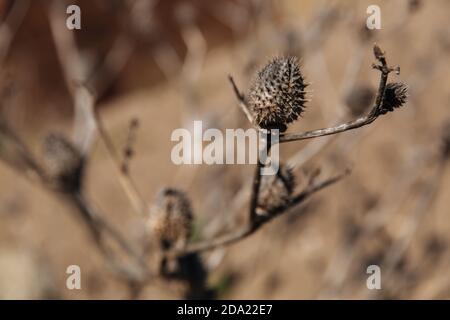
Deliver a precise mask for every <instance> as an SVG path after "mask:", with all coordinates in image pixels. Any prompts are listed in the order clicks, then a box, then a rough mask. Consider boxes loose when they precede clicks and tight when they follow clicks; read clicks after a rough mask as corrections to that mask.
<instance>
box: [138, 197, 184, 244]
mask: <svg viewBox="0 0 450 320" xmlns="http://www.w3.org/2000/svg"><path fill="white" fill-rule="evenodd" d="M147 227H148V230H149V232H150V234H151V236H152V237H154V238H155V239H156V240H157V241H159V244H160V246H161V248H162V249H163V250H168V249H173V248H177V249H181V248H183V247H184V246H185V245H186V243H187V241H188V239H189V237H190V235H191V227H192V210H191V204H190V201H189V199H188V198H187V196H186V195H185V194H184V192H182V191H179V190H177V189H173V188H165V189H163V190H162V191H161V192H160V193H159V195H158V197H157V199H156V202H155V204H154V205H153V206H152V208H151V209H150V215H149V220H148V224H147Z"/></svg>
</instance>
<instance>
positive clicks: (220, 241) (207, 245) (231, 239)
mask: <svg viewBox="0 0 450 320" xmlns="http://www.w3.org/2000/svg"><path fill="white" fill-rule="evenodd" d="M349 173H350V172H349V171H348V170H346V171H345V172H344V173H341V174H339V175H337V176H335V177H332V178H329V179H326V180H324V181H321V182H318V183H314V184H312V185H310V186H308V187H307V188H306V189H305V190H303V191H302V192H300V193H299V194H297V195H296V196H294V197H292V199H291V201H290V202H289V203H288V204H287V205H284V206H281V207H279V208H276V209H274V210H273V212H272V214H271V215H268V216H266V217H264V218H260V219H255V220H254V221H253V223H250V224H248V225H247V226H245V227H243V228H241V229H239V230H238V231H234V232H232V233H230V234H228V235H225V236H221V237H218V238H217V239H212V240H204V241H201V242H197V243H192V244H188V245H187V247H186V248H185V249H183V250H180V251H172V252H167V253H166V254H167V255H168V256H170V255H175V256H180V255H185V254H189V253H195V252H204V251H209V250H213V249H216V248H218V247H223V246H227V245H230V244H233V243H235V242H237V241H239V240H242V239H244V238H246V237H248V236H250V235H252V234H253V233H255V232H256V231H257V230H259V229H260V228H261V227H262V226H263V225H264V224H266V223H267V222H269V221H271V220H272V219H273V218H275V217H277V216H279V215H281V214H282V213H284V212H286V211H287V210H289V209H291V208H293V207H294V206H297V205H299V204H300V203H303V202H304V201H305V200H306V199H307V198H309V197H310V196H311V195H313V194H314V193H316V192H318V191H320V190H322V189H324V188H326V187H328V186H330V185H332V184H334V183H336V182H338V181H339V180H341V179H342V178H344V177H345V176H347V175H348V174H349Z"/></svg>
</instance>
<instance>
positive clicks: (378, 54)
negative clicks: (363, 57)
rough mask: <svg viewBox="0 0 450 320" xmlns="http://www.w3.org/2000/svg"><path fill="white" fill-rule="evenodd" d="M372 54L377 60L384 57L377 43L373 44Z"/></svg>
mask: <svg viewBox="0 0 450 320" xmlns="http://www.w3.org/2000/svg"><path fill="white" fill-rule="evenodd" d="M373 54H374V56H375V58H376V59H377V60H382V59H384V52H383V50H381V48H380V47H379V46H378V45H377V44H375V45H374V46H373Z"/></svg>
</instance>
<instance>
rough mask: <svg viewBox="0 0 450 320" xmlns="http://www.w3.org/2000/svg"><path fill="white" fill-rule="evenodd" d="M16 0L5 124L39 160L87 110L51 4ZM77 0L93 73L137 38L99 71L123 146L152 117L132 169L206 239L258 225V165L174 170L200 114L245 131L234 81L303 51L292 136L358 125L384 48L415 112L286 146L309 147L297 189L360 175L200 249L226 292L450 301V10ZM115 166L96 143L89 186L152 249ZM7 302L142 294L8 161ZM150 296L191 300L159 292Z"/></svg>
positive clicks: (0, 176) (444, 4)
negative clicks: (377, 51) (175, 193)
mask: <svg viewBox="0 0 450 320" xmlns="http://www.w3.org/2000/svg"><path fill="white" fill-rule="evenodd" d="M19 2H21V1H19V0H17V1H7V0H2V1H0V15H1V17H2V21H3V23H5V21H9V20H7V19H8V17H9V18H10V19H11V17H13V18H14V19H15V20H17V21H18V22H19V23H18V25H17V30H13V28H10V29H11V30H12V31H14V32H13V33H12V35H13V37H12V38H11V42H10V43H9V44H8V41H7V40H2V41H1V47H0V48H7V52H6V53H5V55H4V57H3V60H2V61H0V63H2V68H1V69H0V81H1V83H0V85H1V86H0V90H1V91H0V93H1V95H2V97H1V99H2V103H1V108H2V117H3V118H4V119H6V120H7V121H8V123H10V124H11V126H12V127H13V128H14V129H15V130H16V132H18V134H19V135H20V136H21V137H22V138H23V139H24V140H25V141H26V143H27V144H28V145H29V146H30V148H31V149H32V150H34V151H35V152H36V153H37V154H38V153H39V150H40V149H39V148H40V144H41V141H42V139H43V137H44V136H45V135H46V134H47V133H48V132H50V131H62V132H65V133H66V134H67V135H70V134H71V132H72V121H73V111H74V108H73V100H72V97H71V95H70V91H69V89H68V86H67V84H66V82H65V78H64V73H63V68H62V66H61V63H60V59H58V54H57V51H56V48H55V44H54V39H53V37H52V31H51V27H50V23H49V10H50V7H51V4H52V2H51V1H49V0H48V1H47V0H36V1H30V2H29V3H28V4H27V3H26V1H23V3H24V4H23V6H22V7H18V8H17V6H18V4H17V3H19ZM73 3H76V4H77V5H79V6H80V8H81V12H82V15H81V23H82V29H81V30H78V31H73V33H74V35H75V37H76V43H77V46H78V47H79V49H80V52H81V54H82V57H83V59H84V61H85V64H86V65H88V66H89V67H90V68H91V70H96V66H97V65H98V64H99V63H100V62H101V61H103V60H104V57H105V56H107V55H108V54H109V53H111V50H112V49H117V48H116V45H117V38H118V37H125V39H126V41H125V42H123V43H122V45H123V46H124V48H123V47H119V49H118V50H124V52H125V53H124V54H123V55H122V56H120V55H119V58H118V60H117V61H116V63H113V68H112V71H111V74H110V77H106V78H105V79H103V78H102V79H101V83H100V85H104V86H103V88H104V89H103V90H102V92H101V95H100V96H99V100H98V103H97V105H96V108H97V110H98V111H99V112H100V114H101V116H102V119H103V120H104V123H105V126H106V128H107V129H108V131H109V133H110V135H111V137H112V138H113V140H114V143H115V145H116V147H117V148H118V149H121V148H122V147H123V145H124V144H125V142H126V139H127V130H128V126H129V123H130V121H131V120H132V119H135V118H136V119H138V120H139V128H138V130H137V133H136V141H135V145H134V150H135V155H134V156H133V158H132V160H131V163H130V175H131V177H132V179H133V180H134V181H135V183H136V185H137V187H138V189H139V190H140V192H141V194H142V195H143V197H144V198H145V199H146V200H147V201H148V202H149V203H151V202H152V200H153V199H154V197H155V194H156V193H157V192H158V190H160V189H161V188H162V187H164V186H176V187H179V188H182V189H184V190H186V192H187V193H188V195H189V196H190V197H191V199H192V203H193V208H194V214H195V219H196V226H197V228H198V230H199V231H198V232H199V234H201V235H202V236H203V237H208V236H212V234H213V233H214V232H215V230H217V228H218V227H217V224H218V223H219V224H220V226H221V229H227V230H230V229H231V230H232V229H233V228H236V226H239V225H242V223H245V215H246V212H247V209H248V202H249V200H248V198H246V197H245V196H242V194H245V192H248V190H249V189H250V179H251V177H252V172H253V168H252V167H251V166H250V165H248V166H247V165H246V166H242V165H241V166H225V165H224V166H207V165H201V166H175V165H174V164H173V163H172V162H171V160H170V151H171V148H172V147H173V145H174V143H173V142H171V141H170V134H171V132H172V131H173V130H174V129H176V128H180V127H188V126H189V125H190V124H192V121H194V120H203V121H204V123H206V124H207V125H208V126H209V127H213V128H221V129H225V128H239V127H244V128H247V127H249V125H248V124H247V123H246V119H245V116H244V115H243V114H241V111H240V110H239V108H238V107H237V103H236V100H235V97H234V95H233V91H232V89H231V87H230V85H229V82H228V80H227V76H228V75H229V74H232V75H233V76H234V78H235V80H236V82H237V83H238V85H239V86H240V88H241V89H242V90H245V89H246V88H247V87H248V84H249V81H250V78H251V75H252V74H253V73H254V72H255V71H256V69H257V68H259V66H261V65H262V64H264V63H265V62H266V61H267V60H268V59H270V58H271V57H272V56H274V55H279V54H292V55H296V56H298V57H299V58H300V59H301V64H302V68H303V72H304V74H305V76H306V78H307V80H308V81H309V82H311V86H310V89H311V90H312V91H313V92H312V94H311V96H312V101H311V102H310V103H308V108H307V111H306V113H305V114H304V116H303V118H301V119H300V120H299V121H297V122H296V123H295V125H293V126H292V127H290V129H289V131H292V132H294V131H300V130H309V129H315V128H321V127H325V126H329V125H331V124H334V123H336V122H339V120H340V121H342V120H344V119H351V118H354V117H355V116H354V115H352V114H351V112H349V107H348V105H347V104H348V103H349V96H352V94H355V92H356V90H357V89H358V88H361V87H367V88H369V89H371V90H375V89H376V88H377V84H378V79H379V74H378V72H377V71H375V70H372V68H371V63H372V62H374V61H373V55H372V46H373V43H374V42H376V43H378V44H379V45H380V46H381V47H382V48H383V49H384V50H386V52H387V57H388V61H389V62H390V63H391V64H393V65H397V64H398V65H400V66H401V74H400V76H392V78H393V79H395V80H396V81H397V80H401V81H403V82H405V83H407V84H408V85H409V87H410V98H409V102H408V103H407V105H406V106H405V107H403V108H402V109H400V110H398V111H396V112H395V113H392V114H388V115H386V116H383V117H381V118H380V119H378V120H377V121H376V122H375V123H374V124H372V125H370V126H368V127H364V128H361V129H358V130H355V131H351V132H345V133H342V134H340V135H338V136H336V137H334V138H331V139H328V138H327V140H325V141H322V142H320V141H321V139H324V138H319V139H316V140H313V141H305V142H296V143H291V144H288V145H283V146H282V147H281V154H282V159H288V158H290V157H292V156H294V155H298V156H299V157H304V161H303V160H302V159H303V158H301V159H300V160H302V161H303V162H301V165H300V166H299V168H298V169H297V170H296V176H297V178H298V180H299V181H300V183H304V181H305V180H306V179H307V176H308V174H310V173H311V172H313V171H314V170H316V169H319V168H320V169H321V172H322V173H321V175H323V176H327V175H332V174H334V173H336V172H340V171H342V170H343V169H345V168H347V167H351V168H352V169H353V171H352V174H351V175H350V176H349V177H347V178H345V179H344V180H343V181H340V182H339V183H337V184H336V185H333V186H331V187H329V188H327V189H325V190H323V191H321V192H320V193H318V194H316V195H314V196H313V197H312V198H311V199H310V200H308V202H307V203H305V204H302V205H301V206H299V207H298V208H296V209H295V210H291V211H290V212H288V213H286V214H284V215H283V216H281V217H279V218H277V219H275V220H274V221H273V222H271V223H270V224H268V225H267V226H265V227H264V228H263V229H262V230H260V231H259V232H258V233H257V234H255V235H253V236H251V237H249V238H248V239H245V240H243V241H241V242H239V243H237V244H234V245H232V246H230V247H228V248H226V249H223V250H222V249H221V250H216V251H213V252H210V253H206V254H203V255H202V258H203V261H204V264H205V265H206V266H207V268H208V285H209V286H210V288H212V289H213V290H214V291H215V292H216V296H217V298H229V299H316V298H326V299H339V298H343V299H368V298H377V299H390V298H393V299H397V298H403V299H417V298H418V299H436V298H444V299H448V298H450V273H449V271H448V270H449V267H450V251H449V247H448V243H449V240H450V237H449V234H450V232H449V231H450V216H449V209H448V206H449V200H448V195H449V194H450V179H449V178H450V172H449V171H450V170H449V168H448V167H449V162H448V161H447V163H446V164H444V165H441V162H442V161H443V160H441V159H440V158H439V152H440V148H441V140H442V139H441V138H442V135H443V131H442V127H443V125H444V124H445V123H446V122H448V121H449V118H450V113H449V110H450V109H449V108H450V90H449V84H450V76H449V75H450V66H449V63H448V61H449V56H450V24H449V18H450V2H448V1H445V0H435V1H407V0H395V1H389V2H387V1H375V0H373V1H312V0H311V1H306V0H305V1H303V0H298V1H295V0H280V1H269V0H254V1H238V0H221V1H207V0H192V1H188V0H186V1H181V0H179V1H178V0H177V1H161V0H159V1H158V0H155V1H147V0H141V1H125V0H124V1H119V0H117V1H107V0H94V1H81V0H80V1H73ZM371 4H377V5H379V6H380V8H381V22H382V29H381V30H375V31H370V32H369V31H367V30H366V29H364V24H365V20H366V18H367V17H368V14H367V13H366V9H367V7H368V6H369V5H371ZM11 10H16V11H14V12H13V14H15V16H11V15H10V14H11ZM22 14H23V16H21V15H22ZM64 16H66V15H65V14H64ZM22 18H23V19H22ZM15 20H13V23H14V22H15ZM8 23H9V22H8ZM62 27H63V26H62ZM62 27H61V28H62ZM0 35H1V36H2V37H3V38H2V39H6V38H5V37H7V36H10V35H11V33H5V32H4V30H3V32H0ZM0 53H1V52H0ZM0 57H1V56H0ZM114 66H116V67H118V70H115V69H114ZM94 73H95V71H94ZM302 150H303V152H302ZM310 153H312V154H310ZM114 170H115V168H114V167H113V164H112V162H111V160H110V158H108V156H107V154H106V152H105V148H104V146H103V145H102V144H100V143H98V144H96V146H95V148H94V150H93V154H92V157H91V158H90V160H89V163H88V167H87V172H86V179H87V181H86V188H87V193H88V195H89V197H90V198H91V199H92V201H93V203H95V204H96V205H97V206H98V207H99V208H101V210H102V212H103V213H104V214H105V217H106V218H107V219H108V220H110V221H111V222H113V223H114V224H115V225H116V226H117V227H119V228H120V230H121V231H122V232H123V233H124V234H126V235H127V236H128V237H129V238H131V239H133V240H134V241H139V238H140V237H141V234H140V230H141V228H140V227H141V224H142V221H141V220H140V219H139V218H138V217H137V216H136V215H134V214H133V212H132V209H131V207H130V205H129V202H128V201H127V198H126V197H125V195H124V193H123V191H122V189H121V187H120V185H119V183H118V181H117V178H116V176H115V174H114V172H115V171H114ZM437 177H438V178H437ZM218 221H219V222H218ZM72 264H76V265H79V266H80V267H81V270H82V289H81V290H68V289H66V286H65V281H66V278H67V274H66V268H67V266H69V265H72ZM371 264H376V265H380V267H381V272H382V290H376V291H371V290H368V289H367V287H366V279H367V277H368V274H367V273H366V268H367V266H369V265H371ZM0 298H1V299H11V298H25V299H30V298H31V299H36V298H44V299H45V298H56V299H127V298H130V292H129V288H128V287H127V286H126V285H125V284H124V283H123V282H121V281H120V280H118V279H116V278H115V277H113V276H112V275H111V274H110V273H109V272H108V269H107V267H106V266H105V262H104V260H103V258H102V256H101V255H100V254H99V253H98V251H97V250H96V248H95V246H93V245H92V243H91V239H90V237H89V235H88V233H87V231H86V229H85V227H84V225H83V224H82V223H81V221H80V220H79V219H77V217H76V216H74V215H72V214H71V213H70V210H68V209H67V208H66V206H65V205H64V204H63V203H61V202H60V201H58V199H55V197H53V195H52V194H51V193H49V192H47V191H46V190H43V189H42V188H40V187H39V186H38V185H36V184H30V183H29V182H28V181H27V180H26V179H24V178H23V177H21V176H20V175H18V174H17V173H16V172H14V171H13V170H11V169H10V168H9V167H8V166H6V165H5V164H4V163H3V162H0ZM138 298H142V299H153V298H162V299H164V298H178V297H177V296H176V295H174V294H173V293H172V292H171V291H170V290H165V288H164V287H161V286H153V287H152V286H149V288H146V289H145V290H143V291H142V292H141V294H140V295H139V297H138Z"/></svg>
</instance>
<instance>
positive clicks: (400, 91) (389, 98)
mask: <svg viewBox="0 0 450 320" xmlns="http://www.w3.org/2000/svg"><path fill="white" fill-rule="evenodd" d="M407 100H408V87H407V86H406V84H404V83H401V82H391V83H388V84H387V85H386V89H385V91H384V99H383V103H382V105H381V108H380V114H386V113H388V112H390V111H394V109H396V108H400V107H401V106H402V105H404V104H405V103H406V101H407Z"/></svg>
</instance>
